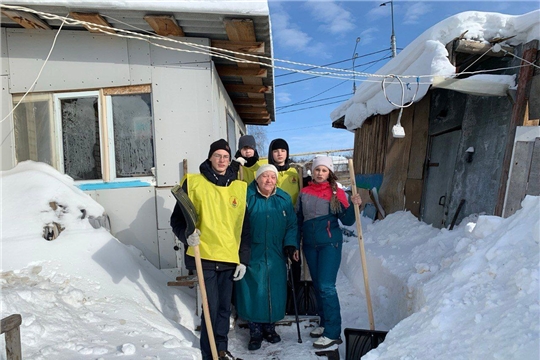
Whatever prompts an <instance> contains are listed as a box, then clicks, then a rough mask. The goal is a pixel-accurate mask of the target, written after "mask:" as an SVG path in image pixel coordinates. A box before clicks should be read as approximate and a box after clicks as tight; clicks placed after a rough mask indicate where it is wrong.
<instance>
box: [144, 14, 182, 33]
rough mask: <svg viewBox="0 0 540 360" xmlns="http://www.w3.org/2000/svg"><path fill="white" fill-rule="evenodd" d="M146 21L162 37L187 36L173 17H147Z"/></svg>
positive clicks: (145, 17)
mask: <svg viewBox="0 0 540 360" xmlns="http://www.w3.org/2000/svg"><path fill="white" fill-rule="evenodd" d="M144 20H145V21H146V22H147V23H148V25H150V26H151V27H152V29H154V31H155V32H156V34H158V35H161V36H186V34H184V30H182V28H181V27H180V26H179V25H178V23H177V22H176V19H175V18H174V16H171V15H146V16H144Z"/></svg>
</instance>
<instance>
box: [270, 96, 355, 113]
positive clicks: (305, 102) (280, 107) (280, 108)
mask: <svg viewBox="0 0 540 360" xmlns="http://www.w3.org/2000/svg"><path fill="white" fill-rule="evenodd" d="M344 96H351V94H342V95H336V96H330V97H327V98H323V99H319V100H313V101H304V102H302V103H301V104H292V105H285V106H278V107H276V111H277V110H282V109H285V108H288V107H291V106H299V105H304V104H310V103H315V102H320V101H324V100H330V99H336V98H339V97H344Z"/></svg>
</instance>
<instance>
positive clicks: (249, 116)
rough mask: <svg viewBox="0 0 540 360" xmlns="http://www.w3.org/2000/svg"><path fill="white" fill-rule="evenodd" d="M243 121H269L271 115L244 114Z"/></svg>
mask: <svg viewBox="0 0 540 360" xmlns="http://www.w3.org/2000/svg"><path fill="white" fill-rule="evenodd" d="M241 117H242V119H251V120H269V119H270V114H268V113H267V114H244V115H242V116H241Z"/></svg>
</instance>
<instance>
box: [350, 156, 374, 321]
mask: <svg viewBox="0 0 540 360" xmlns="http://www.w3.org/2000/svg"><path fill="white" fill-rule="evenodd" d="M349 174H350V177H351V190H352V193H353V195H356V194H357V190H356V178H355V174H354V165H353V161H352V159H349ZM353 206H354V216H355V218H356V232H357V233H358V247H359V248H360V258H361V260H362V261H361V262H362V273H363V274H364V287H365V290H366V302H367V310H368V317H369V328H370V330H375V320H373V307H372V306H371V293H370V291H369V278H368V271H367V263H366V250H365V249H364V235H363V234H362V223H361V221H360V207H359V206H358V205H356V204H353Z"/></svg>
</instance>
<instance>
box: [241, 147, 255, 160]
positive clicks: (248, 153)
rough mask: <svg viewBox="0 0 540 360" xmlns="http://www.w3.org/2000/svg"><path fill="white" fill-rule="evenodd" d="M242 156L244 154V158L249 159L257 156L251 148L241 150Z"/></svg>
mask: <svg viewBox="0 0 540 360" xmlns="http://www.w3.org/2000/svg"><path fill="white" fill-rule="evenodd" d="M240 154H242V157H243V158H245V159H249V158H250V157H253V156H254V155H255V150H253V149H252V148H250V147H249V146H244V147H243V148H241V149H240Z"/></svg>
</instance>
